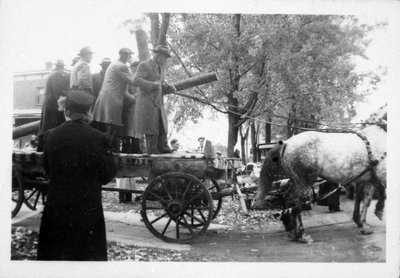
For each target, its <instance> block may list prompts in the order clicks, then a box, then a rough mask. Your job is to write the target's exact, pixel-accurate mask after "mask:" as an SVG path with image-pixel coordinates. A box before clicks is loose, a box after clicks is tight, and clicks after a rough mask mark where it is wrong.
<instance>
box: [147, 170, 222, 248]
mask: <svg viewBox="0 0 400 278" xmlns="http://www.w3.org/2000/svg"><path fill="white" fill-rule="evenodd" d="M213 211H214V208H213V200H212V198H211V194H210V192H209V190H208V189H207V188H206V187H205V186H204V184H203V183H202V182H201V181H200V180H199V179H197V178H196V177H194V176H192V175H189V174H184V173H168V174H164V175H162V176H159V177H157V178H155V179H154V180H153V181H152V182H151V183H150V184H149V185H148V186H147V187H146V190H145V191H144V193H143V196H142V210H141V214H142V218H143V222H144V223H145V225H146V227H147V228H148V229H149V231H150V232H151V233H152V234H153V235H155V236H156V237H158V238H161V239H162V240H164V241H166V242H174V243H188V242H190V241H192V240H194V239H195V238H197V237H199V236H200V235H203V234H204V233H205V232H206V230H207V228H208V226H209V225H210V223H211V220H212V215H213Z"/></svg>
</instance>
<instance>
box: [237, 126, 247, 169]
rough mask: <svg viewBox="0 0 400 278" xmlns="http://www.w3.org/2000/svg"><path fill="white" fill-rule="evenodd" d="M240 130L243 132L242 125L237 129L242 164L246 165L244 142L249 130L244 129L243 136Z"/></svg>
mask: <svg viewBox="0 0 400 278" xmlns="http://www.w3.org/2000/svg"><path fill="white" fill-rule="evenodd" d="M242 130H243V125H241V126H240V129H239V131H240V148H241V150H242V164H244V165H246V163H247V162H246V140H247V137H248V135H249V128H248V127H247V128H246V132H245V134H243V132H242Z"/></svg>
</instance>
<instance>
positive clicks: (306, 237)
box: [299, 235, 314, 244]
mask: <svg viewBox="0 0 400 278" xmlns="http://www.w3.org/2000/svg"><path fill="white" fill-rule="evenodd" d="M299 242H302V243H307V244H310V243H313V242H314V240H313V239H312V238H311V236H310V235H303V236H302V237H301V238H300V239H299Z"/></svg>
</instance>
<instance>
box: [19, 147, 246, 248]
mask: <svg viewBox="0 0 400 278" xmlns="http://www.w3.org/2000/svg"><path fill="white" fill-rule="evenodd" d="M42 157H43V153H40V152H35V151H23V150H15V151H14V152H13V159H12V162H13V163H12V201H13V207H12V217H14V216H15V215H16V214H17V213H18V211H19V210H20V208H21V206H22V205H23V204H25V205H26V206H27V207H29V208H30V209H32V210H35V209H36V207H37V204H38V202H39V201H41V202H42V203H44V201H45V200H44V199H45V192H46V187H47V184H48V178H47V176H46V174H45V172H44V169H43V166H42ZM114 158H115V164H116V166H117V169H118V170H117V174H116V178H127V177H148V178H149V179H148V181H149V183H148V185H147V186H146V187H145V189H144V190H137V189H124V188H115V187H110V186H109V185H105V186H103V188H102V189H103V190H104V191H124V192H128V193H138V194H141V215H142V219H143V222H144V224H145V225H146V227H147V228H148V229H149V231H150V232H151V233H152V234H154V235H155V236H157V237H159V238H161V239H162V240H164V241H167V242H179V243H184V242H190V241H191V240H193V239H195V238H197V237H198V236H200V235H202V234H204V233H205V231H206V230H207V228H208V226H209V225H210V223H211V221H212V219H214V218H215V217H216V216H217V215H218V212H219V210H220V208H221V205H222V198H223V197H224V196H227V195H232V194H234V193H238V191H239V193H240V189H239V187H238V186H237V184H236V186H232V187H230V190H227V191H222V190H221V187H220V181H222V180H224V184H226V183H230V184H233V183H235V180H236V179H235V169H237V168H238V167H239V166H240V165H241V161H240V159H236V158H212V157H207V156H206V155H204V154H199V153H181V154H160V155H146V154H123V153H115V154H114Z"/></svg>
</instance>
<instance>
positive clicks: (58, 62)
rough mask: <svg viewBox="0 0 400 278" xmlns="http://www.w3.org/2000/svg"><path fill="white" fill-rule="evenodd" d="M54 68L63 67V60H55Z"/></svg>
mask: <svg viewBox="0 0 400 278" xmlns="http://www.w3.org/2000/svg"><path fill="white" fill-rule="evenodd" d="M54 65H56V66H65V64H64V60H62V59H57V61H56V62H55V63H54Z"/></svg>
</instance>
